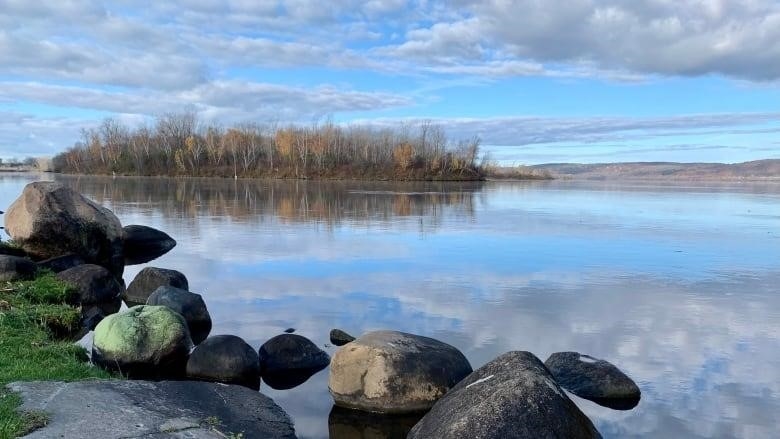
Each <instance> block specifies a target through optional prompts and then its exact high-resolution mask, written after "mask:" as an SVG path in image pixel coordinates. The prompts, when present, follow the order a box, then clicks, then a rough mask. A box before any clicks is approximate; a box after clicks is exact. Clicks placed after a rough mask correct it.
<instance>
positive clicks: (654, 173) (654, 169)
mask: <svg viewBox="0 0 780 439" xmlns="http://www.w3.org/2000/svg"><path fill="white" fill-rule="evenodd" d="M531 168H533V169H537V170H539V171H542V172H543V171H547V172H549V173H550V174H551V175H552V176H553V177H554V178H562V179H565V178H572V179H578V180H580V179H583V180H618V179H623V180H778V181H780V159H774V160H756V161H752V162H744V163H735V164H725V163H671V162H636V163H596V164H577V163H549V164H544V165H535V166H531Z"/></svg>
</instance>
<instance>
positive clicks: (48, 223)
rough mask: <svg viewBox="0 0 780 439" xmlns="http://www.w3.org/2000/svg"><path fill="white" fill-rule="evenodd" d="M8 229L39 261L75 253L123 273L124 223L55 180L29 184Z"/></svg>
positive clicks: (11, 211) (7, 217)
mask: <svg viewBox="0 0 780 439" xmlns="http://www.w3.org/2000/svg"><path fill="white" fill-rule="evenodd" d="M5 228H6V230H7V231H8V233H9V234H10V235H11V238H13V240H14V243H16V244H18V245H19V246H20V247H21V248H23V249H24V250H25V251H26V252H28V253H29V254H31V255H33V256H35V257H36V258H40V259H47V258H53V257H57V256H62V255H65V254H70V253H75V254H77V255H79V256H81V257H83V258H84V259H85V260H86V261H87V262H89V263H92V264H97V265H101V266H103V267H106V268H107V269H108V270H109V271H111V272H112V273H113V274H114V275H115V276H121V275H122V271H123V269H124V256H123V254H122V235H123V232H122V225H121V224H120V222H119V219H117V217H116V216H115V215H114V214H113V213H112V212H111V211H110V210H108V209H106V208H105V207H103V206H100V205H99V204H97V203H95V202H93V201H91V200H89V199H87V198H86V197H84V196H82V195H81V194H79V193H78V192H76V191H74V190H73V189H70V188H68V187H65V186H64V185H62V184H60V183H54V182H35V183H30V184H28V185H27V186H25V188H24V191H23V192H22V195H21V196H20V197H19V198H18V199H17V200H16V201H14V203H13V204H12V205H11V207H9V208H8V212H7V213H6V214H5Z"/></svg>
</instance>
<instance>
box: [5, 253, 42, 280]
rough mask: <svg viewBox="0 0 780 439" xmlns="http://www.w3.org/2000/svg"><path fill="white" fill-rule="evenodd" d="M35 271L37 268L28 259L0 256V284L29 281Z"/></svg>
mask: <svg viewBox="0 0 780 439" xmlns="http://www.w3.org/2000/svg"><path fill="white" fill-rule="evenodd" d="M37 271H38V266H37V265H35V262H32V261H31V260H29V259H26V258H21V257H19V256H9V255H0V282H15V281H18V280H31V279H33V278H34V277H35V273H36V272H37Z"/></svg>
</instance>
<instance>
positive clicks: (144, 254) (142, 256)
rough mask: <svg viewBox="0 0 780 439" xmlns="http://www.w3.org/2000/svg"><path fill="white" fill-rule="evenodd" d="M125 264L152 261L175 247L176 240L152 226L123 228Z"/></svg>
mask: <svg viewBox="0 0 780 439" xmlns="http://www.w3.org/2000/svg"><path fill="white" fill-rule="evenodd" d="M123 236H124V258H125V264H126V265H137V264H144V263H147V262H149V261H153V260H155V259H157V258H159V257H160V256H162V255H164V254H166V253H168V252H169V251H171V249H173V248H174V247H176V240H174V239H173V238H171V237H170V236H169V235H168V234H167V233H165V232H162V231H160V230H157V229H154V228H152V227H147V226H140V225H130V226H125V227H124V229H123Z"/></svg>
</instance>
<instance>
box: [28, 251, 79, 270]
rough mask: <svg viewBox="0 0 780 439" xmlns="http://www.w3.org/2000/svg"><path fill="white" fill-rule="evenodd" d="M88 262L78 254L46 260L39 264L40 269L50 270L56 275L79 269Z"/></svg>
mask: <svg viewBox="0 0 780 439" xmlns="http://www.w3.org/2000/svg"><path fill="white" fill-rule="evenodd" d="M86 263H87V261H85V260H84V258H82V257H81V256H79V255H77V254H73V253H71V254H68V255H62V256H57V257H55V258H49V259H44V260H43V261H39V262H38V267H39V268H41V269H44V270H49V271H51V272H54V273H60V272H62V271H65V270H67V269H69V268H73V267H78V266H79V265H84V264H86Z"/></svg>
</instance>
